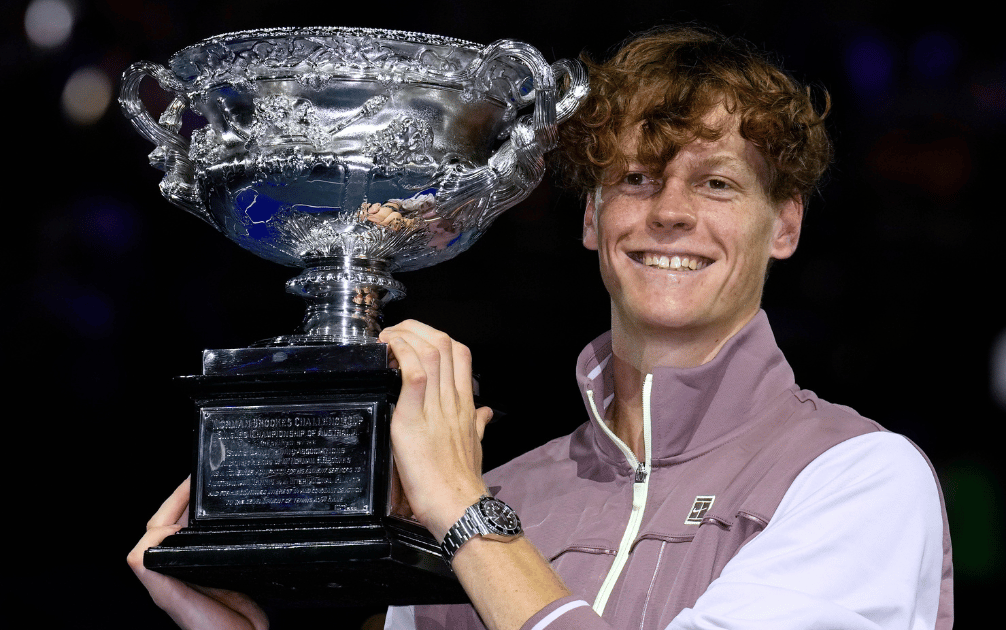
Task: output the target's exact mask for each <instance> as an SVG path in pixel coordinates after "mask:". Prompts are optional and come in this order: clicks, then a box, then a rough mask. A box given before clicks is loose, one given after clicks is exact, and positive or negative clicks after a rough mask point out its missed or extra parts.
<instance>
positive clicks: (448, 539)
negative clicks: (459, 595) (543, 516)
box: [440, 494, 523, 564]
mask: <svg viewBox="0 0 1006 630" xmlns="http://www.w3.org/2000/svg"><path fill="white" fill-rule="evenodd" d="M521 533H523V529H522V528H521V524H520V518H518V516H517V513H516V512H514V510H513V508H511V507H510V506H509V505H507V504H506V503H504V502H502V501H500V500H499V499H496V498H494V497H492V496H491V495H489V494H485V495H483V496H482V497H480V498H479V500H478V501H476V502H475V503H473V504H472V505H470V506H469V507H468V508H467V509H466V510H465V512H464V514H462V515H461V518H459V519H458V520H457V522H456V523H454V525H452V526H451V527H450V529H448V530H447V534H446V535H445V536H444V538H443V542H442V543H441V545H440V549H441V551H442V552H443V556H444V559H445V560H446V561H447V562H448V564H452V563H453V560H454V555H455V554H456V553H457V552H458V551H460V550H461V548H462V547H463V546H465V545H466V544H468V543H469V542H470V541H472V540H474V539H478V538H483V539H487V540H493V541H498V542H510V541H512V540H514V539H516V538H517V537H519V536H520V535H521Z"/></svg>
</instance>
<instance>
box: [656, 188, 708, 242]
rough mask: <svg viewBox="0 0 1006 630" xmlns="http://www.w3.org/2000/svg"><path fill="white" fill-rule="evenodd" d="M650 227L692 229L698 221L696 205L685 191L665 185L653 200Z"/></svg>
mask: <svg viewBox="0 0 1006 630" xmlns="http://www.w3.org/2000/svg"><path fill="white" fill-rule="evenodd" d="M648 220H649V227H650V229H653V230H658V231H673V230H683V231H687V230H691V229H693V228H694V227H695V224H696V222H697V221H698V216H697V214H696V212H695V206H694V204H693V203H692V200H691V199H689V197H688V195H687V194H686V193H685V191H682V190H679V189H678V188H677V187H675V186H665V187H664V189H663V190H662V191H660V194H659V195H656V196H655V197H654V198H653V199H652V200H651V207H650V214H649V217H648Z"/></svg>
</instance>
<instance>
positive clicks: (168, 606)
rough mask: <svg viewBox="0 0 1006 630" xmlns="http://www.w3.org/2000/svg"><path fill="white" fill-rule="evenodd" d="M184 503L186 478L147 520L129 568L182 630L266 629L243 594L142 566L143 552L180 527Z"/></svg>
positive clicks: (260, 612)
mask: <svg viewBox="0 0 1006 630" xmlns="http://www.w3.org/2000/svg"><path fill="white" fill-rule="evenodd" d="M188 505H189V480H188V479H186V480H185V481H183V482H182V484H181V485H180V486H178V488H177V489H176V490H175V491H174V492H173V493H172V494H171V496H170V497H168V499H167V500H166V501H165V502H164V503H163V504H162V505H161V507H160V509H158V510H157V512H156V513H155V514H154V515H153V516H152V517H151V519H150V521H148V522H147V533H146V534H144V535H143V537H142V538H140V541H139V542H138V543H136V546H135V547H133V550H132V551H130V552H129V556H127V558H126V561H127V562H128V563H129V567H130V568H131V569H132V570H133V573H135V574H136V577H138V578H139V579H140V582H142V583H143V585H144V586H145V587H146V588H147V591H148V592H149V593H150V597H151V598H153V600H154V603H155V604H157V605H158V606H159V607H161V608H162V609H164V611H165V612H167V613H168V615H169V616H170V617H171V618H172V619H173V620H174V622H175V623H177V624H178V625H179V626H180V627H181V628H184V629H185V630H267V628H268V627H269V618H268V617H267V616H266V614H265V612H264V611H263V610H262V609H261V608H260V607H259V606H258V604H256V603H255V602H254V601H252V599H251V598H249V597H248V596H247V595H244V594H242V593H236V592H234V591H226V590H223V589H217V588H207V587H203V586H195V585H193V584H187V583H185V582H182V581H181V580H177V579H175V578H173V577H169V576H167V575H163V574H161V573H157V572H155V571H150V570H149V569H147V568H146V567H144V566H143V552H144V551H146V550H147V549H148V548H149V547H154V546H156V545H158V544H160V542H161V541H162V540H164V539H165V538H167V537H168V536H170V535H171V534H174V533H175V532H177V531H178V530H180V529H181V528H182V527H184V525H185V524H186V522H187V521H188V514H187V509H188Z"/></svg>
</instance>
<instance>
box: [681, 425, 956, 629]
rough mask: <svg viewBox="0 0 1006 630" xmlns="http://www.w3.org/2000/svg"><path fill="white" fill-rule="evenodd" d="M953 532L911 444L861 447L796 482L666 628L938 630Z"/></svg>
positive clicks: (871, 440)
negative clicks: (946, 536) (766, 521)
mask: <svg viewBox="0 0 1006 630" xmlns="http://www.w3.org/2000/svg"><path fill="white" fill-rule="evenodd" d="M943 523H944V521H943V508H942V502H941V500H940V494H939V487H938V485H937V482H936V479H935V477H934V474H933V471H932V469H931V468H930V466H929V463H928V461H926V459H925V458H924V457H923V456H922V454H921V453H920V452H919V450H918V449H917V448H916V447H915V446H914V445H913V444H911V442H909V441H908V440H907V439H905V438H904V437H902V436H900V435H897V434H893V433H886V432H878V433H870V434H867V435H861V436H858V437H855V438H852V439H850V440H847V441H845V442H843V443H841V444H839V445H837V446H835V447H833V448H831V449H829V450H828V451H826V452H825V453H824V454H822V455H821V456H820V457H818V458H817V459H816V460H814V461H813V462H811V464H810V465H808V466H807V468H805V469H804V470H803V471H802V472H801V473H800V475H798V476H797V478H796V479H795V480H794V482H793V485H792V486H790V488H789V490H788V491H787V492H786V495H785V496H784V497H783V500H782V502H780V504H779V507H778V508H777V510H776V513H775V515H774V516H773V518H772V520H771V521H770V522H769V524H768V526H767V527H766V528H765V529H764V531H762V532H761V533H760V534H759V535H758V536H756V537H755V538H754V539H752V540H751V542H749V543H748V544H747V545H746V546H744V547H743V548H741V550H740V551H739V552H738V553H737V555H736V556H734V557H733V558H732V559H731V560H730V562H728V563H727V564H726V566H725V567H724V568H723V571H722V573H721V574H720V576H719V577H718V578H717V579H715V580H714V581H713V582H712V583H711V584H710V585H709V588H708V589H706V592H705V593H703V594H702V595H701V596H700V597H699V599H698V601H696V603H695V606H694V607H692V608H690V609H685V610H683V611H682V612H681V613H680V614H679V615H678V616H677V617H676V618H675V619H674V620H673V621H672V622H671V624H670V626H668V630H707V629H712V628H716V629H717V630H740V629H741V628H743V629H744V630H760V629H762V628H765V629H768V628H772V629H773V630H787V629H790V628H792V629H794V630H796V629H797V628H800V629H806V628H831V629H834V630H845V629H848V630H860V629H863V630H867V629H869V630H878V629H884V630H921V629H923V628H927V629H931V628H935V627H936V621H937V614H938V610H939V605H940V603H941V602H940V598H941V580H942V578H943V573H944V563H943V556H944V528H943ZM947 542H948V543H949V541H947ZM948 551H949V549H948ZM948 568H949V567H948ZM948 595H949V593H947V592H943V596H944V597H947V596H948ZM944 604H947V605H945V606H944V610H946V609H947V608H949V606H948V605H949V602H944Z"/></svg>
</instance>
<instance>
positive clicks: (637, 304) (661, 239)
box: [583, 108, 803, 343]
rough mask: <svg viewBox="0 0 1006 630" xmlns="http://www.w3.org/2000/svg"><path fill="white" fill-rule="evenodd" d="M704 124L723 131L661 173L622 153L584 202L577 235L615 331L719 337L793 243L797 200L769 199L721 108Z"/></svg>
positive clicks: (759, 164) (628, 142)
mask: <svg viewBox="0 0 1006 630" xmlns="http://www.w3.org/2000/svg"><path fill="white" fill-rule="evenodd" d="M706 122H707V123H712V124H717V123H718V124H720V125H723V126H724V127H723V128H725V129H727V130H729V131H728V132H727V133H724V134H723V136H722V137H721V138H720V139H719V140H716V141H713V142H710V141H701V140H698V141H695V142H692V143H691V144H689V145H687V146H685V147H684V148H683V149H682V150H681V151H680V152H679V153H678V154H677V155H676V156H675V157H674V159H673V160H671V161H670V162H669V163H668V164H667V165H666V166H665V168H664V171H663V173H661V174H656V175H655V174H652V173H647V172H646V169H644V168H642V167H641V166H640V165H638V164H633V163H631V161H630V166H629V172H628V174H627V175H626V176H625V177H623V178H622V179H621V181H619V182H616V183H614V184H612V185H606V186H602V187H601V188H600V189H599V190H598V191H597V193H596V194H595V195H593V196H592V198H591V199H590V200H589V201H588V203H587V209H586V213H585V214H584V233H583V243H584V245H585V246H586V247H587V248H588V249H593V250H597V252H598V256H599V258H600V265H601V276H602V278H603V280H604V285H605V287H606V288H607V289H608V292H609V293H610V294H611V302H612V326H613V328H614V329H615V330H616V331H622V332H624V333H626V334H630V335H632V334H636V335H642V337H637V338H645V337H646V336H647V335H654V334H656V335H662V334H665V333H673V332H687V333H688V334H689V335H690V336H691V337H692V338H693V339H696V340H699V339H702V340H705V341H708V342H710V343H716V342H718V343H722V341H723V340H724V339H726V338H728V337H729V336H731V335H733V334H734V333H736V332H737V331H738V330H739V329H740V328H741V327H743V326H744V324H746V323H747V322H748V321H749V320H750V319H751V317H753V316H754V314H755V313H756V312H757V310H758V308H759V305H760V302H761V295H762V288H763V286H764V282H765V271H766V268H767V265H768V261H769V259H770V258H788V257H789V256H791V255H792V254H793V252H794V251H795V250H796V244H797V240H798V238H799V234H800V222H801V220H802V218H803V206H802V204H801V203H800V202H799V200H797V199H791V200H787V201H784V202H782V203H774V202H772V201H771V200H770V199H769V197H768V194H767V192H766V187H767V184H768V177H769V171H768V166H767V164H766V163H765V160H764V158H763V157H762V155H761V153H759V151H758V150H757V148H756V147H755V146H754V145H753V144H751V143H750V142H748V141H747V140H745V139H744V138H742V137H741V135H740V132H739V131H738V122H737V121H736V120H734V119H732V117H731V116H730V115H728V114H727V113H726V111H725V110H724V109H722V108H720V109H719V110H715V111H713V112H712V113H711V114H710V115H709V116H707V118H706ZM633 146H634V138H631V137H630V138H627V139H625V140H624V144H623V150H625V155H628V156H631V155H634V154H635V151H634V148H633Z"/></svg>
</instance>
